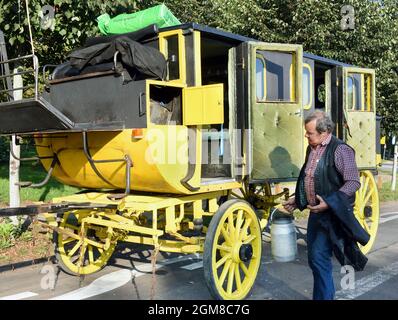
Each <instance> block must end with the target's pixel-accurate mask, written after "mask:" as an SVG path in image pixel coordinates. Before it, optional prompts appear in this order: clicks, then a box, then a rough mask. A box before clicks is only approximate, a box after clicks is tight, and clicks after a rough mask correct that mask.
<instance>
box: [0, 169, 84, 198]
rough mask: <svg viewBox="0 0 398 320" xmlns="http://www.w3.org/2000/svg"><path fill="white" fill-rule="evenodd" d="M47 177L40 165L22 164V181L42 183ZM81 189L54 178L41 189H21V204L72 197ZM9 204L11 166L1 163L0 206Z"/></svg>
mask: <svg viewBox="0 0 398 320" xmlns="http://www.w3.org/2000/svg"><path fill="white" fill-rule="evenodd" d="M45 176H46V172H45V171H44V169H43V167H42V165H41V164H40V163H37V162H36V163H26V162H24V163H22V164H21V167H20V181H32V182H34V183H37V182H41V181H42V180H43V179H44V177H45ZM79 190H80V189H78V188H75V187H70V186H67V185H64V184H62V183H60V182H58V181H57V180H55V179H54V178H51V179H50V181H49V182H48V183H47V184H46V185H45V186H43V187H41V188H21V193H20V195H21V202H26V201H28V202H35V201H50V200H51V199H52V198H56V197H61V196H65V195H70V194H74V193H76V192H78V191H79ZM8 203H9V165H8V163H0V204H3V205H6V204H8Z"/></svg>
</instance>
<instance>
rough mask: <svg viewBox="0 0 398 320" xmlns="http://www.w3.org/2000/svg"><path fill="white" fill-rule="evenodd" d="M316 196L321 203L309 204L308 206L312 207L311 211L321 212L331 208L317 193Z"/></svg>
mask: <svg viewBox="0 0 398 320" xmlns="http://www.w3.org/2000/svg"><path fill="white" fill-rule="evenodd" d="M316 198H317V199H318V200H319V204H318V205H316V206H310V205H308V206H307V208H308V209H310V211H311V212H314V213H320V212H323V211H325V210H327V209H328V208H329V206H328V204H327V203H326V202H325V201H324V200H323V199H322V197H321V196H318V195H316Z"/></svg>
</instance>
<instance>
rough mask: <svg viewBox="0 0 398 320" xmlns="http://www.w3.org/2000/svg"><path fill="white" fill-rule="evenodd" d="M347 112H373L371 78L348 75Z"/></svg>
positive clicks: (359, 74) (355, 74)
mask: <svg viewBox="0 0 398 320" xmlns="http://www.w3.org/2000/svg"><path fill="white" fill-rule="evenodd" d="M347 110H351V111H373V106H372V76H371V75H370V74H361V73H349V74H348V77H347Z"/></svg>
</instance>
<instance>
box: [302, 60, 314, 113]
mask: <svg viewBox="0 0 398 320" xmlns="http://www.w3.org/2000/svg"><path fill="white" fill-rule="evenodd" d="M311 102H312V75H311V67H310V65H309V64H306V63H305V64H304V65H303V108H304V109H306V110H308V109H311V106H312V103H311Z"/></svg>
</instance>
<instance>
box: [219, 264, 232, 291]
mask: <svg viewBox="0 0 398 320" xmlns="http://www.w3.org/2000/svg"><path fill="white" fill-rule="evenodd" d="M231 263H232V260H231V259H229V260H228V261H227V263H226V264H225V266H224V269H223V270H222V273H221V275H220V284H221V286H222V285H223V283H224V280H225V277H226V276H227V274H228V271H229V266H230V265H231Z"/></svg>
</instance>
